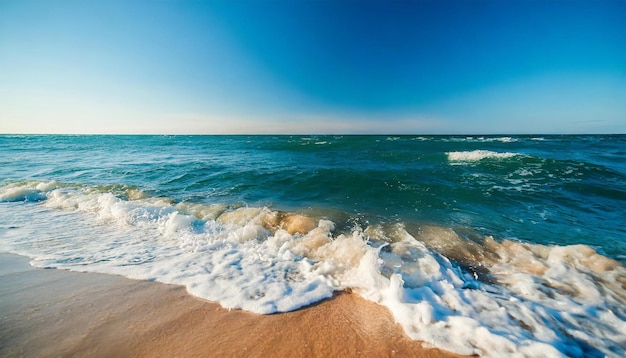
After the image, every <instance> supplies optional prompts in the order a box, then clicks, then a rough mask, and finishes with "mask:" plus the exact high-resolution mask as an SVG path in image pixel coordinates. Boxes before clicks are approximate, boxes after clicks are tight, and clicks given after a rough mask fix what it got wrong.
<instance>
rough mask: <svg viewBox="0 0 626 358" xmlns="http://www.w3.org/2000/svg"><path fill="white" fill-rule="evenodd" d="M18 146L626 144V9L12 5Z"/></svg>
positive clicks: (1, 49)
mask: <svg viewBox="0 0 626 358" xmlns="http://www.w3.org/2000/svg"><path fill="white" fill-rule="evenodd" d="M0 132H2V133H207V134H209V133H416V134H431V133H434V134H447V133H451V134H457V133H468V134H474V133H481V134H489V133H626V1H624V0H611V1H604V0H589V1H574V0H570V1H565V0H561V1H550V0H547V1H539V0H525V1H512V0H510V1H504V0H499V1H479V0H475V1H472V0H463V1H410V2H409V1H345V0H343V1H330V0H317V1H297V0H290V1H133V0H129V1H69V0H67V1H59V2H54V1H29V0H0Z"/></svg>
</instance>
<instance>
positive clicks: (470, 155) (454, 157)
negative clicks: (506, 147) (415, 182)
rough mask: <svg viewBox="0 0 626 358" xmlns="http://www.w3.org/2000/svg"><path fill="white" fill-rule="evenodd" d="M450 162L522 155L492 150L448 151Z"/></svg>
mask: <svg viewBox="0 0 626 358" xmlns="http://www.w3.org/2000/svg"><path fill="white" fill-rule="evenodd" d="M446 155H447V156H448V160H449V161H450V162H476V161H480V160H483V159H506V158H511V157H515V156H517V155H520V154H518V153H510V152H503V153H500V152H493V151H490V150H472V151H463V152H446Z"/></svg>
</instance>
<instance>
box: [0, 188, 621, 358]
mask: <svg viewBox="0 0 626 358" xmlns="http://www.w3.org/2000/svg"><path fill="white" fill-rule="evenodd" d="M0 198H1V200H3V201H4V203H2V204H1V205H0V211H1V213H2V215H3V217H4V220H6V221H7V222H10V223H12V226H11V227H10V228H8V227H7V228H2V229H1V230H3V233H4V235H0V245H1V246H0V249H2V250H7V251H11V252H15V253H19V254H25V255H28V256H30V257H32V258H33V259H34V261H33V264H34V265H35V266H39V267H49V268H64V269H70V270H78V271H95V272H105V273H114V274H121V275H125V276H127V277H130V278H135V279H150V280H157V281H161V282H166V283H175V284H181V285H185V286H186V287H187V289H188V291H189V292H190V293H192V294H194V295H196V296H199V297H202V298H205V299H208V300H212V301H217V302H219V303H220V304H222V305H223V306H224V307H227V308H239V309H245V310H248V311H252V312H257V313H263V314H269V313H274V312H284V311H291V310H295V309H298V308H300V307H303V306H306V305H309V304H312V303H314V302H317V301H319V300H321V299H324V298H328V297H330V296H332V294H333V292H335V291H337V290H345V289H350V290H352V291H353V292H355V293H357V294H359V295H361V296H363V297H365V298H367V299H369V300H372V301H374V302H377V303H379V304H382V305H384V306H386V307H388V308H389V310H390V311H391V312H392V314H393V316H394V317H395V319H396V320H397V321H398V323H400V324H401V325H402V326H403V328H404V330H405V331H406V333H407V334H408V335H409V336H410V337H412V338H414V339H417V340H421V341H424V342H427V343H428V344H430V345H432V346H435V347H439V348H442V349H446V350H451V351H454V352H456V353H460V354H478V355H481V356H502V355H507V356H508V355H519V356H538V355H543V356H555V357H557V356H564V355H565V356H579V357H582V356H605V355H608V356H619V355H620V353H622V352H623V346H622V344H623V342H624V340H625V339H626V333H625V332H626V309H625V307H626V291H625V289H624V286H625V285H626V270H625V269H624V267H623V266H622V265H621V264H619V263H618V262H617V261H615V260H612V259H610V258H608V257H605V256H602V255H600V254H598V253H597V252H596V251H595V250H593V249H592V248H591V247H589V246H585V245H574V246H546V245H536V244H530V243H524V242H519V241H515V240H507V239H500V240H495V239H494V238H492V237H484V236H481V235H479V234H478V233H476V232H475V231H473V230H472V229H471V228H450V227H445V226H441V225H436V224H426V223H409V222H405V223H396V224H384V223H380V224H374V223H372V224H370V225H368V226H366V227H359V226H358V225H355V226H352V227H350V228H348V229H345V230H340V229H338V227H346V226H345V225H338V224H339V223H337V222H333V221H331V220H329V219H328V218H327V217H325V216H324V215H320V216H310V215H303V214H301V213H294V212H285V211H280V210H274V209H271V208H267V207H245V206H243V207H242V206H239V205H224V204H206V203H195V202H175V201H174V200H172V199H169V198H164V197H153V196H150V195H148V194H146V193H145V192H143V191H141V190H140V189H139V188H136V187H132V186H125V185H117V186H90V185H74V184H63V183H57V182H15V183H11V184H7V185H5V186H3V187H1V188H0ZM33 198H34V199H33Z"/></svg>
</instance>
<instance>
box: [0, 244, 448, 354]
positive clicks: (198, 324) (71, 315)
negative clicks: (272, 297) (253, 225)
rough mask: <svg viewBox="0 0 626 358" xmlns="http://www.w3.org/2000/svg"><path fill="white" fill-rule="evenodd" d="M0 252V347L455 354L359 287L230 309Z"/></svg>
mask: <svg viewBox="0 0 626 358" xmlns="http://www.w3.org/2000/svg"><path fill="white" fill-rule="evenodd" d="M28 261H29V259H28V258H26V257H22V256H18V255H14V254H7V253H0V317H1V319H2V322H1V324H0V356H3V357H12V356H40V357H52V356H55V357H56V356H91V357H104V356H143V357H148V356H149V357H157V356H163V357H165V356H168V357H171V356H246V357H272V356H274V357H278V356H368V357H382V356H396V357H405V356H406V357H408V356H411V357H452V356H455V355H454V354H451V353H448V352H445V351H441V350H437V349H429V348H425V347H424V346H423V345H422V344H421V343H420V342H417V341H414V340H411V339H410V338H408V337H407V336H406V335H405V334H404V332H403V331H402V328H401V327H400V326H399V325H398V324H397V323H395V321H394V320H393V318H392V316H391V314H390V313H389V311H387V309H386V308H384V307H382V306H379V305H377V304H375V303H372V302H369V301H367V300H365V299H363V298H361V297H359V296H357V295H356V294H351V293H338V294H336V295H335V296H334V297H333V298H331V299H328V300H325V301H322V302H319V303H317V304H314V305H312V306H309V307H305V308H303V309H300V310H297V311H294V312H288V313H281V314H273V315H259V314H254V313H249V312H245V311H241V310H228V309H224V308H222V307H221V306H220V305H219V304H217V303H214V302H209V301H205V300H202V299H199V298H196V297H194V296H191V295H190V294H188V293H187V291H186V290H185V288H184V287H182V286H177V285H168V284H162V283H157V282H150V281H138V280H131V279H127V278H124V277H121V276H114V275H107V274H98V273H79V272H71V271H65V270H55V269H36V268H33V267H31V266H30V265H29V264H28Z"/></svg>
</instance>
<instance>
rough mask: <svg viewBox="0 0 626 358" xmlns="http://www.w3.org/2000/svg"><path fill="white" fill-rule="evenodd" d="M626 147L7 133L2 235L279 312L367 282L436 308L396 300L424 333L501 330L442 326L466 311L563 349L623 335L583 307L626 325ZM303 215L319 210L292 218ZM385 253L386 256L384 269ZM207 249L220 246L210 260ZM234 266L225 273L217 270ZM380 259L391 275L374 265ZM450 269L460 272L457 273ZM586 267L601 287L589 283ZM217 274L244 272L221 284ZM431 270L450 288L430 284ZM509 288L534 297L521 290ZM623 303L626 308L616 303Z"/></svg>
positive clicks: (469, 347) (564, 139)
mask: <svg viewBox="0 0 626 358" xmlns="http://www.w3.org/2000/svg"><path fill="white" fill-rule="evenodd" d="M625 159H626V136H624V135H606V136H546V135H543V136H65V135H60V136H54V135H51V136H6V135H5V136H0V214H2V219H1V220H0V230H1V231H0V232H1V236H0V237H1V241H0V244H1V245H2V246H0V249H3V250H5V251H10V252H16V253H20V254H25V255H28V256H30V257H32V258H33V259H34V262H33V264H34V265H37V266H42V267H58V268H67V269H78V270H84V271H101V272H113V273H121V274H124V275H126V276H129V277H134V278H141V279H157V280H160V281H164V282H174V283H180V284H184V285H187V287H188V289H189V291H190V292H191V293H193V294H197V295H198V296H201V297H204V298H207V299H211V300H215V301H218V302H221V303H222V304H223V305H225V306H229V307H230V306H232V307H235V308H243V309H248V310H251V311H255V312H260V313H271V312H276V311H284V310H291V309H296V308H298V307H301V306H303V305H307V304H310V303H312V302H315V301H317V300H319V299H322V298H324V297H329V296H330V295H332V292H334V291H336V290H341V289H345V288H351V289H353V290H355V291H357V293H359V294H361V295H362V296H364V297H366V298H369V299H372V300H374V301H376V302H379V303H381V304H384V305H386V306H388V307H389V308H390V310H391V311H392V313H394V314H395V313H396V311H397V312H400V311H402V310H407V309H408V310H413V311H411V312H412V313H411V314H409V315H408V316H410V317H413V318H414V319H418V320H421V321H420V322H422V323H421V326H420V325H418V326H419V327H418V328H410V327H411V325H413V326H416V324H415V322H402V320H401V319H400V318H399V317H400V316H401V313H398V314H397V315H396V319H397V320H398V321H399V322H400V323H401V324H402V325H403V326H404V327H405V330H406V331H407V333H408V334H409V335H410V336H412V337H414V338H416V339H421V340H426V341H429V342H431V343H432V344H434V345H436V346H440V347H442V348H444V349H450V350H453V351H456V352H460V353H469V354H473V353H478V354H486V353H485V352H486V351H487V350H488V349H487V348H485V347H484V346H482V345H481V343H476V342H470V339H469V338H467V339H465V340H464V339H463V338H458V342H457V341H455V342H449V341H448V340H449V339H448V340H446V339H444V338H442V337H444V336H445V335H446V334H452V333H453V332H454V333H455V334H456V335H457V336H462V335H459V332H460V330H461V328H458V327H466V326H472V325H473V324H474V323H471V324H468V323H467V322H465V323H464V324H457V323H453V322H454V320H455V319H456V318H454V317H457V316H459V315H460V316H461V317H466V318H468V319H472V320H474V321H475V322H477V323H476V327H474V328H472V329H480V328H481V327H483V328H486V329H487V330H488V331H489V335H487V336H489V337H491V336H498V337H506V339H507V340H510V341H511V342H513V343H511V344H512V346H514V348H510V346H507V345H504V346H506V347H507V348H506V349H509V350H510V349H512V352H516V354H517V353H519V354H522V355H523V354H526V353H524V352H526V351H525V349H526V350H527V351H528V352H530V353H528V355H533V354H531V353H532V352H536V351H533V350H532V349H535V348H537V347H538V346H533V345H532V344H531V343H529V342H542V343H545V344H548V345H550V346H552V347H556V348H555V349H556V350H555V352H556V353H555V354H556V355H558V354H565V355H571V356H584V355H591V356H594V355H604V354H608V355H619V354H620V353H622V352H623V349H624V344H625V343H624V342H626V341H625V340H624V334H623V332H626V329H623V330H621V333H620V332H619V330H618V331H611V328H610V327H607V328H606V331H603V330H602V328H601V327H600V328H594V329H588V328H585V327H584V325H583V323H582V322H583V321H584V320H594V319H595V320H597V322H598V324H599V323H600V322H604V324H605V325H606V323H607V322H611V324H613V325H615V324H617V327H618V328H619V329H621V328H626V323H624V322H625V321H626V308H625V307H624V302H626V298H625V296H624V285H625V284H626V276H624V270H623V266H622V265H623V264H624V263H626V221H625V219H624V218H626V160H625ZM225 214H226V215H225ZM288 217H289V218H291V219H289V220H292V221H293V220H296V219H293V218H297V221H298V225H300V226H298V225H296V224H294V225H296V226H294V228H290V227H289V225H290V224H289V223H290V222H291V221H289V220H287V219H286V218H288ZM302 225H303V226H302ZM316 230H317V231H316ZM316 235H317V236H316ZM86 236H89V237H92V238H93V237H97V238H100V239H99V240H100V243H98V244H97V245H96V244H93V243H89V242H85V237H86ZM43 237H45V240H43V239H42V238H43ZM126 238H132V239H128V240H127V239H126ZM42 240H43V241H42ZM125 240H127V242H126V241H125ZM307 240H308V241H307ZM344 241H345V242H344ZM79 243H80V244H79ZM304 243H306V245H304ZM340 243H343V244H345V247H343V246H342V247H340ZM579 244H582V245H584V246H572V245H579ZM220 245H221V246H220ZM229 245H230V246H229ZM255 245H256V246H255ZM329 245H334V246H332V247H331V246H329ZM226 246H229V247H230V248H229V250H234V251H233V252H234V253H231V254H233V255H239V256H238V261H237V260H234V261H233V262H235V263H232V262H231V264H229V265H227V266H228V267H226V266H224V265H223V264H221V263H220V262H222V263H223V262H225V261H224V260H226V261H228V257H230V256H228V255H229V252H230V251H224V250H225V249H224V248H225V247H226ZM344 249H345V250H344ZM168 250H169V251H168ZM176 250H178V251H176ZM342 250H343V251H342ZM350 250H354V252H350ZM568 250H570V251H571V252H570V251H568ZM589 250H591V251H589ZM331 251H332V252H333V254H332V255H337V253H338V252H342V253H344V254H345V255H343V254H342V256H341V257H336V256H332V255H331V254H330V252H331ZM557 251H558V254H557ZM106 252H108V254H107V255H108V256H107V255H104V254H103V253H106ZM131 252H132V255H130V254H129V253H131ZM218 253H219V254H218ZM99 255H100V256H99ZM129 255H130V256H132V257H130V256H129ZM160 255H161V256H160ZM203 255H204V256H203ZM251 255H252V256H254V255H256V256H255V257H256V261H255V260H254V259H253V258H252V256H251ZM329 255H330V256H329ZM368 255H374V256H376V257H374V258H373V259H372V260H374V261H372V262H371V265H370V266H368V269H367V270H366V269H365V268H364V267H365V261H366V260H367V257H369V256H368ZM394 255H395V256H394ZM577 255H578V256H577ZM581 255H582V256H581ZM331 256H332V257H331ZM161 258H170V259H171V260H173V261H168V262H167V263H165V261H163V262H161V261H159V260H160V259H161ZM520 258H523V260H522V259H520ZM431 259H432V260H431ZM124 260H126V261H124ZM133 260H135V261H133ZM163 260H165V259H163ZM220 260H221V261H220ZM246 260H251V261H250V262H249V265H250V266H246V265H247V264H246V263H245V262H247V261H246ZM381 260H382V261H381ZM420 260H431V261H432V262H431V264H427V263H426V261H424V262H422V261H420ZM520 260H521V261H523V262H521V261H520ZM603 260H604V261H603ZM613 260H615V261H613ZM616 261H617V262H616ZM159 262H161V263H159ZM191 262H193V265H191V264H190V263H191ZM242 262H243V263H242ZM428 262H430V261H428ZM598 262H600V266H602V267H601V268H598V267H596V266H597V265H596V266H593V265H595V264H596V263H598ZM618 262H621V264H619V263H618ZM182 263H184V264H182ZM435 263H436V265H435ZM305 264H306V265H305ZM190 265H191V266H193V267H195V268H197V267H196V266H203V265H204V266H203V268H202V270H203V272H205V273H207V275H209V276H206V277H205V276H202V275H200V274H199V273H195V272H196V271H194V270H195V269H194V270H192V269H191V268H190ZM238 265H239V266H238ZM264 265H265V266H264ZM293 265H295V266H293ZM302 265H304V266H306V267H304V266H302ZM307 265H308V266H307ZM411 265H413V266H411ZM529 265H530V266H532V265H535V266H533V267H532V268H531V267H530V266H529ZM266 266H267V267H266ZM270 266H271V268H269V267H270ZM434 266H437V267H435V268H433V267H434ZM557 266H558V267H557ZM537 267H539V268H537ZM429 268H430V269H432V270H433V271H432V272H430V271H429V270H430V269H429ZM159 270H161V271H159ZM176 270H178V271H176ZM233 270H234V271H233ZM350 270H353V272H352V271H350ZM559 270H560V271H559ZM174 271H176V272H174ZM159 272H161V273H159ZM216 272H221V273H222V274H220V275H219V276H220V277H219V279H218V278H217V276H215V277H214V276H210V275H211V274H214V273H216ZM425 272H426V273H425ZM429 272H430V273H429ZM434 272H438V273H437V274H435V273H434ZM291 273H294V274H293V275H291ZM294 275H295V276H294ZM298 275H300V276H298ZM377 275H379V276H380V277H378V276H377ZM450 275H452V276H450ZM564 275H569V276H571V275H579V276H580V280H578V281H576V282H568V280H567V279H566V278H564V277H565V276H564ZM234 276H241V280H239V279H237V278H234ZM257 276H259V277H260V278H258V277H257ZM296 276H297V279H292V278H293V277H296ZM370 276H371V277H374V278H375V279H374V281H375V282H374V281H371V280H370V281H371V282H369V281H368V283H365V282H364V277H370ZM522 276H523V277H522ZM224 277H225V278H224ZM254 277H257V278H254ZM268 277H269V278H268ZM371 277H370V278H371ZM394 277H398V278H401V279H402V281H401V283H400V284H399V285H400V288H398V287H396V289H399V290H400V291H401V292H402V294H401V295H400V296H401V297H400V298H397V297H396V298H394V299H393V300H392V299H391V298H389V297H387V296H385V294H383V292H387V291H385V290H386V289H388V287H389V285H391V286H393V284H394V282H395V281H394ZM572 277H573V276H572ZM576 277H578V276H576ZM379 278H380V280H383V281H384V280H387V281H384V282H383V281H380V280H379ZM220 280H221V281H220ZM268 280H269V281H268ZM445 280H449V281H450V285H451V287H450V288H449V289H448V288H441V287H439V288H437V287H438V286H437V284H439V283H441V282H442V281H445ZM585 280H587V281H589V282H592V286H593V287H594V289H592V291H594V292H587V291H585V290H586V289H583V288H582V287H583V286H584V285H585V282H586V283H588V282H587V281H585ZM270 281H271V284H270V283H268V282H270ZM365 281H367V280H365ZM207 282H208V283H207ZM293 282H297V283H298V284H301V286H297V285H295V284H293ZM396 283H397V282H396ZM268 285H269V286H268ZM271 285H279V286H280V285H283V286H280V287H281V288H269V287H270V286H271ZM294 285H295V286H294ZM380 285H386V286H385V287H387V288H382V286H380ZM205 286H206V287H205ZM436 286H437V287H436ZM216 287H222V288H220V290H224V289H223V287H229V289H227V290H225V291H227V292H226V293H223V294H220V295H216V294H214V293H212V290H215V289H217V288H216ZM242 287H244V288H242ZM259 287H260V288H259ZM272 287H273V286H272ZM424 287H428V288H429V290H430V291H431V292H432V293H425V292H422V291H419V292H417V291H415V290H418V289H422V288H424ZM257 288H258V289H257ZM246 290H247V291H246ZM276 290H277V291H276ZM281 290H282V291H281ZM359 290H361V291H360V292H359ZM244 291H245V294H243V293H242V292H244ZM466 291H467V292H470V291H471V294H480V295H485V300H492V301H493V300H495V301H493V302H492V301H489V302H491V303H489V305H496V306H498V307H503V309H505V310H507V311H509V313H508V314H507V316H506V317H508V318H507V319H508V320H509V321H511V322H513V323H511V322H509V325H512V326H515V322H518V323H519V322H523V323H519V324H518V326H519V327H517V328H515V329H514V330H513V331H510V332H509V331H507V330H506V329H504V331H506V332H505V333H502V330H503V328H502V327H500V326H498V323H497V322H496V321H497V320H496V319H495V318H493V317H492V318H489V317H486V316H485V315H484V314H483V313H481V312H482V311H481V310H480V309H478V308H477V307H475V304H474V305H473V304H472V302H471V301H468V300H470V299H469V298H467V299H466V301H468V302H467V304H468V307H466V308H459V307H456V308H453V307H452V306H454V305H453V304H451V303H450V300H448V299H446V300H444V301H446V302H448V303H442V302H439V299H438V297H439V298H441V297H446V295H447V294H452V293H454V295H457V296H459V297H462V296H463V295H465V294H468V293H467V292H466ZM250 292H252V293H250ZM296 293H297V294H296ZM433 295H434V296H433ZM498 295H499V296H502V297H507V300H509V299H510V298H511V297H514V298H515V300H518V301H519V302H521V303H519V304H518V305H517V306H515V307H512V306H511V305H509V304H508V303H504V301H502V299H501V298H497V297H496V296H498ZM257 296H258V297H257ZM499 296H498V297H499ZM587 296H588V297H587ZM255 297H256V298H255ZM260 297H262V298H260ZM385 297H386V298H385ZM407 297H409V298H410V299H408V298H407ZM481 297H482V296H481ZM581 297H583V298H584V297H587V298H588V299H589V300H586V299H587V298H585V299H583V298H581ZM472 299H473V300H476V302H479V301H481V299H478V298H475V297H474V298H472ZM264 300H265V301H264ZM398 300H399V301H398ZM396 301H397V302H396ZM461 301H463V300H461ZM251 302H252V303H251ZM255 302H256V303H255ZM259 302H262V303H259ZM420 302H422V303H423V302H429V305H430V308H423V307H422V308H420V307H421V306H419V304H420ZM485 302H486V301H485ZM556 302H559V304H556ZM451 305H452V306H451ZM485 305H488V304H487V303H485ZM592 306H593V307H594V310H595V311H594V312H591V311H589V307H592ZM394 307H395V308H394ZM521 307H524V308H523V309H522V308H521ZM537 307H540V308H541V310H549V309H552V310H558V311H559V312H560V310H562V309H565V310H566V311H567V309H568V307H570V308H571V309H572V310H573V311H572V312H569V313H568V314H569V315H570V316H571V317H574V318H571V317H570V316H568V317H562V318H559V319H557V321H562V322H565V323H554V322H553V321H554V319H553V318H552V319H550V318H546V317H548V316H550V315H551V316H552V317H554V316H555V313H554V312H552V313H549V314H545V315H543V316H545V317H544V318H541V317H543V316H542V314H539V313H537V312H538V311H537V310H538V308H537ZM547 307H549V309H548V308H547ZM394 309H395V310H396V311H394ZM420 309H421V310H422V311H423V310H424V309H425V310H426V311H429V310H430V311H429V312H431V313H430V316H431V319H430V320H428V319H425V318H424V316H423V314H424V313H423V312H422V311H420ZM516 309H519V312H518V311H516ZM527 311H532V312H535V313H534V314H535V315H532V314H531V313H528V312H527ZM574 311H575V312H576V313H575V314H574V313H573V312H574ZM605 311H606V312H612V314H613V316H612V318H607V317H606V316H603V315H602V314H600V313H598V312H605ZM419 312H422V313H419ZM455 312H456V313H455ZM459 312H461V313H459ZM511 312H512V313H511ZM515 312H518V313H515ZM606 314H607V315H608V314H609V313H606ZM537 315H538V316H537ZM522 316H523V317H527V316H528V317H532V319H531V318H528V319H525V318H522ZM579 316H580V317H579ZM451 317H452V318H451ZM511 317H513V318H511ZM457 318H458V317H457ZM451 320H452V321H451ZM577 320H580V325H578V324H577V323H575V322H578V321H577ZM427 321H428V322H427ZM435 321H442V322H443V321H445V322H447V326H448V328H442V327H439V326H437V325H436V322H435ZM507 322H508V321H507ZM457 326H458V327H457ZM529 326H531V327H535V328H533V329H528V328H527V327H529ZM450 327H452V328H450ZM454 327H457V328H458V330H457V331H454V329H456V328H454ZM537 327H542V328H541V329H539V328H537ZM446 329H447V331H446ZM451 330H452V331H451ZM542 330H547V331H550V332H552V333H545V332H544V333H541V334H539V333H537V332H540V331H542ZM574 331H575V332H574ZM428 332H430V333H428ZM433 332H434V333H433ZM472 332H473V333H471V334H470V336H471V335H474V336H476V332H475V331H472ZM542 332H543V331H542ZM564 332H566V333H564ZM576 332H578V333H576ZM580 332H583V333H580ZM487 336H485V338H484V340H485V342H491V343H493V342H494V339H495V338H493V337H492V338H493V339H492V338H489V337H487ZM468 337H469V336H468ZM495 341H498V340H495ZM498 342H500V341H498ZM493 344H495V343H493ZM533 344H534V343H533ZM504 346H503V347H504ZM529 347H530V348H529ZM533 347H534V348H533ZM531 348H532V349H531ZM490 349H491V348H490ZM503 349H505V348H503ZM506 349H505V350H503V351H501V353H502V352H505V351H506ZM537 349H542V348H537ZM494 352H498V350H497V349H495V350H494ZM507 352H509V351H507ZM509 353H510V352H509Z"/></svg>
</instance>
